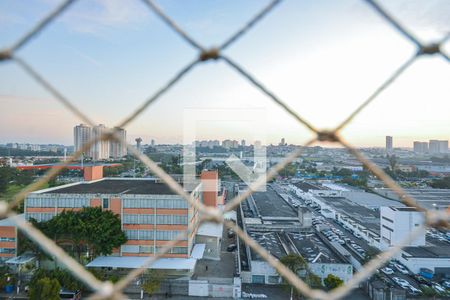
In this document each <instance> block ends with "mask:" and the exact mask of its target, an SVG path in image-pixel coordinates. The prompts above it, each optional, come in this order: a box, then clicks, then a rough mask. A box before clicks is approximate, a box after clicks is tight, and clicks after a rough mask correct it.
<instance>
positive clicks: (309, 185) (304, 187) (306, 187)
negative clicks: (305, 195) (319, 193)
mask: <svg viewBox="0 0 450 300" xmlns="http://www.w3.org/2000/svg"><path fill="white" fill-rule="evenodd" d="M295 186H297V187H298V188H299V189H301V190H302V191H304V192H308V191H309V190H329V188H327V187H326V186H323V185H319V184H317V185H315V184H312V183H310V182H305V181H301V182H297V183H295Z"/></svg>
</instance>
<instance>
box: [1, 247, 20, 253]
mask: <svg viewBox="0 0 450 300" xmlns="http://www.w3.org/2000/svg"><path fill="white" fill-rule="evenodd" d="M0 253H7V254H15V253H16V249H14V248H0Z"/></svg>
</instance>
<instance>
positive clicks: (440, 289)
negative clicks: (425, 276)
mask: <svg viewBox="0 0 450 300" xmlns="http://www.w3.org/2000/svg"><path fill="white" fill-rule="evenodd" d="M431 287H432V288H433V289H435V290H436V291H438V292H439V293H445V292H446V291H445V289H444V288H443V287H442V286H441V285H440V284H439V283H436V282H433V284H432V285H431Z"/></svg>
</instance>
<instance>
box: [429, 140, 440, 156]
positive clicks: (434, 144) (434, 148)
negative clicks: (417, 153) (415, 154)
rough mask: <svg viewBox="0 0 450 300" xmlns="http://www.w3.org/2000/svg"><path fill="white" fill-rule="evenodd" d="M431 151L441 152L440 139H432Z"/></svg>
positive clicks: (433, 152) (432, 152)
mask: <svg viewBox="0 0 450 300" xmlns="http://www.w3.org/2000/svg"><path fill="white" fill-rule="evenodd" d="M429 145H430V146H429V151H430V154H437V153H439V141H438V140H430V144H429Z"/></svg>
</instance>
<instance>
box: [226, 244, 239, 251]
mask: <svg viewBox="0 0 450 300" xmlns="http://www.w3.org/2000/svg"><path fill="white" fill-rule="evenodd" d="M236 248H237V246H236V244H230V245H228V247H227V251H228V252H233V251H234V250H236Z"/></svg>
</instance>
